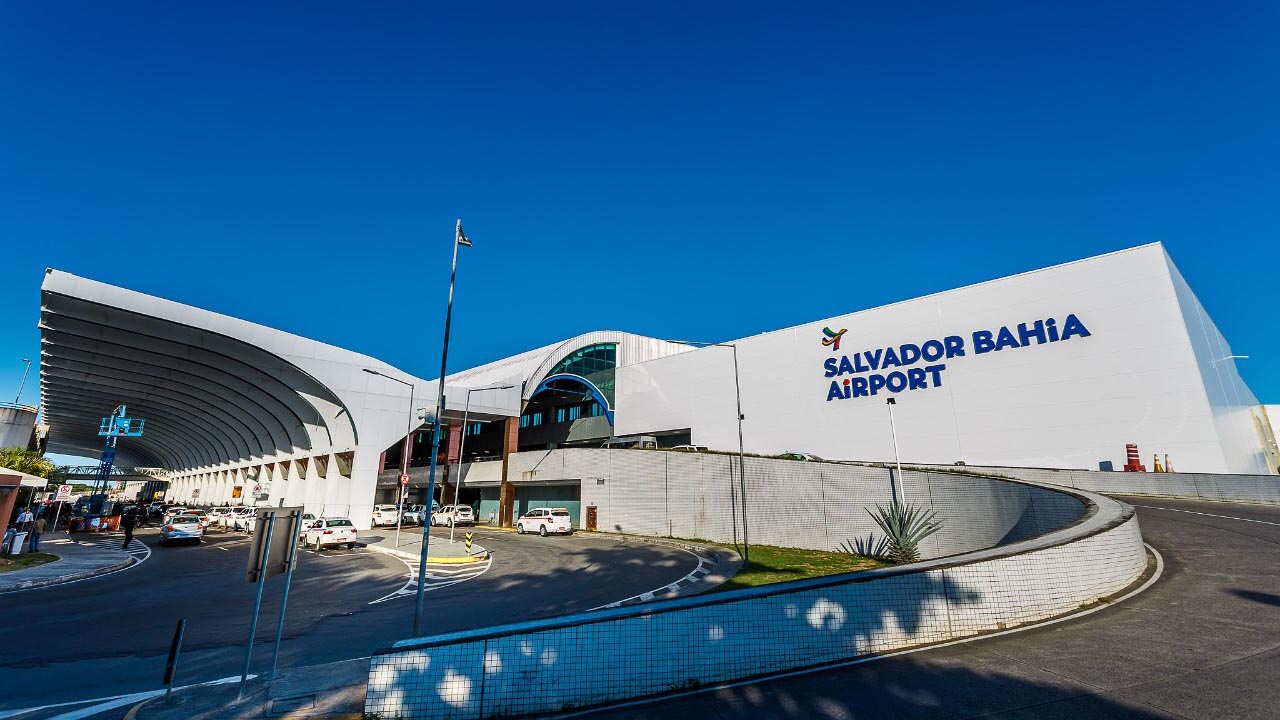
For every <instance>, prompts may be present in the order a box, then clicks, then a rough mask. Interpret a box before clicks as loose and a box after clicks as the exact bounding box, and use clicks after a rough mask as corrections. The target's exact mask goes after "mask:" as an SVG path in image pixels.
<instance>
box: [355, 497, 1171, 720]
mask: <svg viewBox="0 0 1280 720" xmlns="http://www.w3.org/2000/svg"><path fill="white" fill-rule="evenodd" d="M1090 500H1091V501H1092V502H1094V503H1096V512H1093V513H1091V514H1089V515H1088V516H1087V517H1086V518H1085V519H1084V520H1082V521H1080V522H1079V523H1077V524H1075V525H1073V526H1071V527H1068V528H1065V529H1060V530H1057V531H1054V532H1052V533H1049V534H1047V535H1042V536H1040V537H1038V538H1035V539H1031V540H1023V541H1021V542H1017V543H1013V544H1011V545H1006V546H1003V547H1001V548H999V549H997V550H985V551H979V552H975V553H971V554H969V555H966V556H963V557H953V558H949V559H947V560H943V561H932V562H925V563H920V564H917V565H913V566H903V567H901V568H889V569H885V570H876V571H870V572H864V573H857V574H852V575H845V576H834V577H830V578H819V579H815V580H805V581H799V582H794V583H788V584H784V585H777V586H770V587H763V588H751V589H746V590H738V591H732V592H726V593H717V594H712V595H699V596H693V597H687V598H677V599H674V600H667V601H661V602H655V603H651V604H647V605H641V606H635V607H631V608H620V609H616V610H604V611H598V612H592V613H582V614H578V615H574V616H568V617H564V618H556V619H551V620H547V621H538V622H531V623H522V624H518V625H512V626H507V627H499V628H491V629H488V630H480V631H472V632H464V633H455V634H453V635H449V636H442V637H440V638H436V639H431V638H425V639H419V640H408V641H404V642H402V643H398V644H397V646H396V647H395V648H392V649H391V650H388V651H385V652H382V653H379V654H377V655H375V656H374V658H373V660H372V665H371V668H370V676H369V688H368V694H367V697H366V702H365V709H366V711H367V712H369V713H382V715H383V716H384V717H394V716H397V714H399V715H400V716H402V717H404V718H483V717H491V716H507V715H523V714H528V713H551V712H557V711H563V710H565V709H569V708H578V707H584V706H589V705H595V704H600V703H608V702H616V701H621V700H625V699H629V698H635V697H642V696H646V695H654V694H661V693H667V692H671V691H674V690H678V689H683V688H688V687H694V686H697V685H705V684H708V683H715V682H722V681H727V680H731V679H735V678H740V677H744V676H749V675H757V674H761V673H768V672H776V671H783V670H788V669H793V668H800V667H806V666H810V665H815V664H819V663H825V662H831V661H834V660H841V659H846V658H853V657H857V656H861V655H867V654H871V653H879V652H885V651H889V650H893V649H897V648H903V647H908V646H914V645H920V644H925V643H934V642H940V641H946V640H952V639H956V638H962V637H966V636H971V635H974V634H976V633H980V632H986V631H994V630H1001V629H1005V628H1009V627H1013V626H1016V625H1018V624H1020V623H1025V622H1031V621H1036V620H1041V619H1045V618H1049V617H1052V616H1055V615H1059V614H1062V613H1064V612H1067V611H1069V610H1072V609H1075V608H1077V607H1079V606H1080V605H1081V604H1082V603H1087V602H1092V601H1095V600H1097V599H1099V598H1100V597H1104V596H1107V595H1110V594H1112V593H1116V592H1117V591H1119V590H1121V589H1123V588H1125V587H1126V586H1128V585H1130V584H1131V583H1132V582H1133V581H1134V580H1136V579H1137V578H1138V577H1139V576H1140V575H1141V573H1142V571H1143V569H1144V567H1145V562H1146V557H1145V552H1144V549H1143V546H1142V537H1141V533H1140V532H1139V528H1138V521H1137V519H1136V517H1135V516H1134V515H1133V513H1132V508H1129V507H1127V506H1124V505H1122V504H1121V503H1118V502H1115V501H1113V500H1109V499H1106V498H1103V497H1100V496H1090ZM973 509H974V510H978V509H979V506H978V505H977V504H974V505H973ZM952 516H953V518H955V517H957V516H956V515H955V513H954V512H953V514H952ZM956 522H958V520H957V521H956Z"/></svg>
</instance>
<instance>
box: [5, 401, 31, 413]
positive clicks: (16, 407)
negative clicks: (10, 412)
mask: <svg viewBox="0 0 1280 720" xmlns="http://www.w3.org/2000/svg"><path fill="white" fill-rule="evenodd" d="M0 408H12V409H14V410H26V411H27V412H40V406H39V405H23V404H21V403H12V402H0Z"/></svg>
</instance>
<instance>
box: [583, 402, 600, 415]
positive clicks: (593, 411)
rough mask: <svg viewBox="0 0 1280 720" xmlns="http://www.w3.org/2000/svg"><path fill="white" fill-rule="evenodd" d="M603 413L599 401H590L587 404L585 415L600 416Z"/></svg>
mask: <svg viewBox="0 0 1280 720" xmlns="http://www.w3.org/2000/svg"><path fill="white" fill-rule="evenodd" d="M603 414H604V408H602V407H600V403H598V402H595V401H592V402H591V403H589V404H588V405H587V415H588V416H589V417H600V416H601V415H603Z"/></svg>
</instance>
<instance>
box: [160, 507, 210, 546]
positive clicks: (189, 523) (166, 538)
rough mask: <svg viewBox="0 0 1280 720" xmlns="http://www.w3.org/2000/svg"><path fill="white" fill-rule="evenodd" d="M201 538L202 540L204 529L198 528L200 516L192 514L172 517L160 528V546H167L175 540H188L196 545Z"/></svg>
mask: <svg viewBox="0 0 1280 720" xmlns="http://www.w3.org/2000/svg"><path fill="white" fill-rule="evenodd" d="M202 538H204V528H203V527H201V526H200V516H199V515H196V514H194V513H192V514H189V515H174V516H172V517H170V518H169V520H168V521H166V522H165V524H164V525H162V526H161V527H160V544H161V545H168V544H169V543H171V542H174V541H175V540H190V541H192V542H197V543H198V542H201V541H202Z"/></svg>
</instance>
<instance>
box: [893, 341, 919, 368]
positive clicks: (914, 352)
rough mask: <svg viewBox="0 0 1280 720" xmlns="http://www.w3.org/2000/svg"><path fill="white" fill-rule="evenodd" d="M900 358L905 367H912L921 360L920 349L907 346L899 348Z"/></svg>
mask: <svg viewBox="0 0 1280 720" xmlns="http://www.w3.org/2000/svg"><path fill="white" fill-rule="evenodd" d="M898 357H899V358H901V359H902V364H903V365H910V364H912V363H914V362H915V361H917V360H919V359H920V348H919V347H917V346H915V345H911V344H907V345H903V346H902V347H900V348H898Z"/></svg>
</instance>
